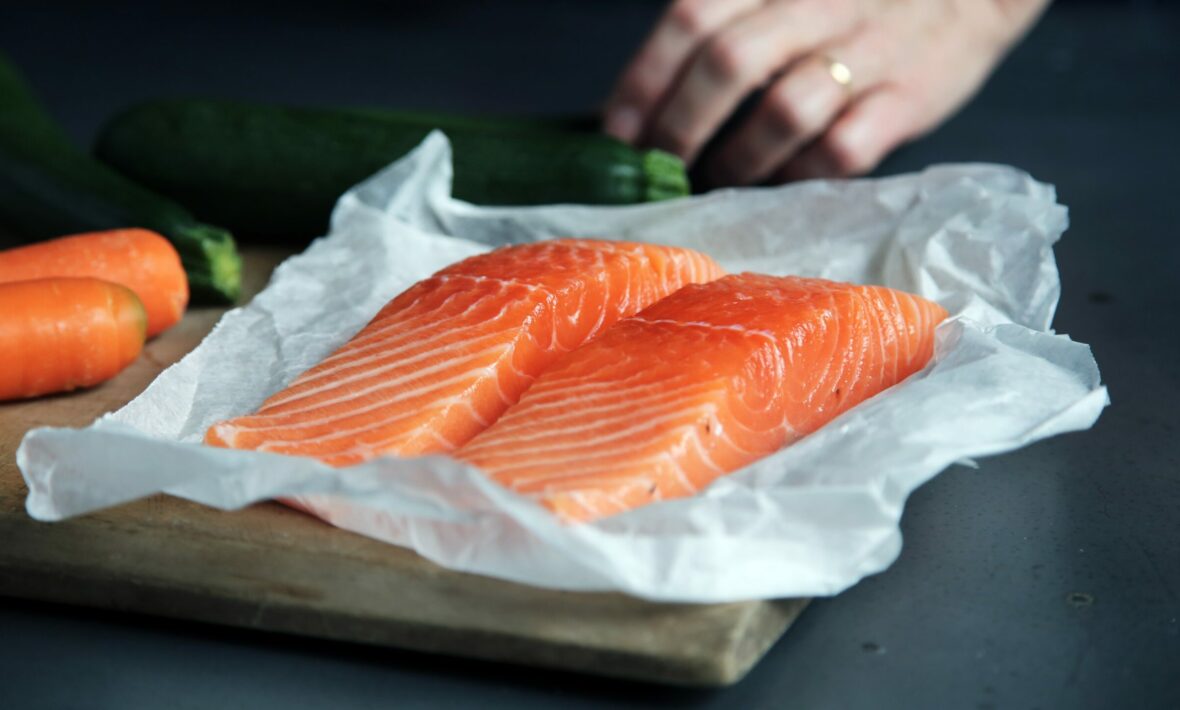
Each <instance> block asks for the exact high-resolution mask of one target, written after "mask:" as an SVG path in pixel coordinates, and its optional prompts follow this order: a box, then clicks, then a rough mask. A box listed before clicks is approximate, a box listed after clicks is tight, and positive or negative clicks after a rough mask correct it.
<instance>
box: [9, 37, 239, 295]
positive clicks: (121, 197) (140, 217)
mask: <svg viewBox="0 0 1180 710" xmlns="http://www.w3.org/2000/svg"><path fill="white" fill-rule="evenodd" d="M125 227H142V228H145V229H150V230H153V231H156V232H159V233H160V234H162V235H164V236H165V237H167V238H168V240H169V241H171V242H172V244H173V245H174V246H175V247H176V250H177V251H178V252H179V254H180V259H181V262H182V263H183V264H184V269H185V271H186V273H187V274H188V280H189V287H190V288H191V290H192V295H193V299H194V300H201V301H205V302H219V303H231V302H233V301H234V300H235V299H236V298H237V296H238V293H239V290H240V286H241V261H240V258H239V257H238V253H237V249H236V247H235V245H234V240H233V238H232V237H231V236H230V234H229V233H228V232H226V231H225V230H222V229H220V228H217V227H212V226H209V225H207V224H202V223H200V222H198V221H197V220H196V219H195V218H194V217H193V216H192V215H191V214H189V212H187V211H186V210H185V209H184V208H183V207H181V206H179V205H177V204H175V203H174V202H172V201H171V200H168V199H165V198H163V197H161V196H159V195H156V194H154V193H152V192H150V191H148V190H146V189H144V188H142V187H140V186H138V185H136V184H135V183H133V182H131V181H130V180H128V179H127V178H125V177H123V176H122V175H120V174H118V173H117V172H115V171H114V170H112V169H110V168H109V167H107V166H105V165H103V164H102V163H100V162H98V161H97V160H95V159H93V158H91V157H90V156H89V155H87V154H86V153H84V152H82V151H80V150H78V149H77V148H76V147H74V145H72V144H71V142H70V140H69V139H68V137H67V136H66V135H65V134H64V133H63V132H62V130H61V129H60V128H59V127H58V126H57V125H56V124H55V123H54V122H53V120H52V119H51V118H50V117H49V116H48V114H46V112H45V111H44V109H42V108H41V106H40V105H39V104H38V103H37V101H36V100H35V99H34V97H33V96H32V94H30V92H29V91H28V89H27V88H26V87H25V85H24V82H23V81H22V80H21V78H20V77H19V75H18V74H17V72H16V70H15V69H14V68H13V67H12V66H11V65H10V64H9V63H8V62H7V61H5V59H4V57H3V56H0V235H4V236H5V240H6V242H5V243H6V244H8V245H13V244H17V243H23V242H30V241H37V240H41V239H45V238H48V237H55V236H58V235H61V234H73V233H79V232H92V231H98V230H106V229H118V228H125Z"/></svg>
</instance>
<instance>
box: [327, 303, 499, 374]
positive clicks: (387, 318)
mask: <svg viewBox="0 0 1180 710" xmlns="http://www.w3.org/2000/svg"><path fill="white" fill-rule="evenodd" d="M414 288H416V286H415V287H414ZM438 293H439V291H438V290H437V289H434V290H430V291H427V292H426V293H424V294H422V295H421V296H420V297H418V298H416V299H415V300H414V302H413V303H412V304H411V305H410V306H407V307H403V308H399V309H397V310H395V311H388V312H387V311H386V308H388V307H389V306H390V305H391V304H393V303H395V302H396V301H397V298H394V299H393V301H390V303H389V304H386V306H385V307H384V308H382V309H381V310H380V311H379V312H378V313H377V315H376V316H374V318H373V320H371V321H370V322H369V323H368V325H366V326H365V327H364V328H363V329H362V330H361V331H360V332H359V333H357V334H356V336H354V337H353V338H352V340H350V341H348V342H347V343H345V344H344V346H343V347H342V348H341V349H340V350H337V351H336V352H335V353H333V354H331V355H329V356H328V357H327V358H325V359H324V360H323V361H322V362H321V363H320V365H325V364H328V363H331V362H334V361H336V360H337V359H339V358H341V357H347V356H348V355H350V354H351V353H355V352H357V351H364V350H366V349H367V348H368V346H369V344H370V343H374V341H376V342H375V343H374V344H375V345H376V346H378V347H379V346H381V345H384V344H385V342H386V337H385V336H386V335H387V334H388V333H389V332H390V331H391V330H396V329H406V328H411V327H412V328H413V330H418V329H419V327H418V324H419V323H425V326H426V327H430V326H432V325H434V324H436V323H437V322H438V321H439V320H440V316H439V314H440V312H445V311H447V310H448V309H450V308H451V306H452V305H453V302H454V301H457V300H460V299H472V298H474V299H475V300H469V301H468V302H467V303H465V304H462V305H463V310H462V311H459V312H458V313H451V314H446V315H444V316H443V319H444V320H446V319H451V318H458V317H461V316H462V315H463V314H465V313H467V312H468V311H470V310H471V308H472V306H473V304H479V303H484V302H485V301H486V300H487V299H489V298H495V297H496V296H497V295H498V294H494V293H477V292H473V291H463V290H459V291H451V292H450V293H447V294H446V296H445V297H444V298H443V299H442V300H441V301H439V302H438V303H429V304H426V306H425V307H424V310H421V311H419V312H417V313H413V312H412V311H413V310H414V309H415V308H416V307H417V305H418V304H420V303H421V302H422V301H423V300H427V298H428V297H430V296H437V295H438ZM398 298H400V296H399V297H398ZM507 302H512V299H507Z"/></svg>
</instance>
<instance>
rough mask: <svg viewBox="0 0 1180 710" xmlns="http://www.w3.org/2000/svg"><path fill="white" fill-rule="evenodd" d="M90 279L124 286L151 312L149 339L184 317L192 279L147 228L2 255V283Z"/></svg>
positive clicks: (95, 234) (66, 239)
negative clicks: (70, 277)
mask: <svg viewBox="0 0 1180 710" xmlns="http://www.w3.org/2000/svg"><path fill="white" fill-rule="evenodd" d="M52 276H90V277H93V278H97V279H102V280H104V281H112V282H114V283H118V284H123V285H124V286H126V287H128V288H130V289H131V290H132V291H134V292H135V295H137V296H139V300H140V301H142V302H143V307H144V309H145V310H146V311H147V319H148V320H147V334H148V337H151V336H153V335H156V334H158V333H161V332H163V331H164V330H165V329H167V328H169V327H171V326H172V325H174V324H175V323H176V322H177V321H178V320H180V317H181V316H182V315H184V307H185V305H187V304H188V279H187V277H185V275H184V269H183V268H182V267H181V265H180V256H179V255H178V254H177V253H176V248H175V247H173V246H172V244H170V243H169V242H168V240H167V239H165V238H164V237H162V236H160V235H159V234H156V233H155V232H149V231H148V230H146V229H114V230H111V231H107V232H91V233H89V234H77V235H74V236H70V237H61V238H60V239H51V240H49V241H47V242H40V243H37V244H30V245H28V246H23V247H18V248H16V249H8V250H6V251H0V283H7V282H10V281H26V280H28V279H43V278H48V277H52Z"/></svg>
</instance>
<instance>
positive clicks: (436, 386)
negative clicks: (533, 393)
mask: <svg viewBox="0 0 1180 710" xmlns="http://www.w3.org/2000/svg"><path fill="white" fill-rule="evenodd" d="M501 350H503V351H508V350H510V348H507V347H505V348H501ZM490 351H491V350H490V349H489V350H485V351H482V352H481V353H477V354H476V355H474V356H472V357H469V358H462V359H458V360H451V361H448V362H447V363H445V364H444V365H443V366H439V367H438V368H434V369H437V370H444V369H454V366H455V365H457V364H459V363H462V362H465V361H467V360H476V359H483V357H484V356H483V353H486V352H490ZM501 357H502V355H501ZM415 374H419V373H415ZM496 374H497V372H496V363H495V362H493V363H492V364H490V365H487V366H483V367H475V368H470V369H466V370H463V371H462V372H460V373H458V374H457V375H454V376H452V377H449V378H447V379H442V380H435V381H432V382H430V383H428V384H425V385H422V386H419V387H416V388H414V389H407V390H398V386H399V385H401V384H404V383H405V382H407V381H409V380H411V379H413V378H412V377H402V378H399V379H397V380H392V381H390V382H388V383H386V384H382V385H380V386H378V387H372V388H369V389H368V390H365V391H363V392H359V393H354V394H353V395H352V396H350V397H346V398H341V399H337V400H333V401H331V402H328V403H324V405H323V406H320V407H315V408H313V409H309V410H299V411H295V412H284V413H282V414H265V415H263V414H258V415H253V416H249V417H239V418H238V419H235V420H232V423H234V424H235V425H238V426H239V427H240V428H241V430H243V431H253V432H259V431H271V430H276V429H289V430H291V431H292V432H296V431H299V430H301V429H307V428H310V427H314V426H323V425H325V424H332V423H335V422H339V421H342V420H344V419H351V418H353V417H356V416H359V415H361V414H366V413H368V412H371V411H374V410H379V409H385V408H388V407H392V406H393V405H395V404H398V403H400V402H404V401H405V400H407V399H413V398H415V397H419V396H423V395H424V394H425V393H431V392H435V391H437V390H440V389H444V388H446V387H447V386H448V385H453V384H456V383H461V382H479V381H481V380H483V379H485V378H487V377H489V376H490V377H495V376H496ZM498 388H499V385H498V384H497V389H498ZM388 390H394V391H395V392H396V396H394V397H389V398H385V399H380V400H378V401H376V402H373V403H371V404H369V405H367V406H361V407H355V408H349V409H346V410H345V411H344V412H343V413H342V414H341V415H340V416H328V417H326V418H322V419H304V420H302V421H294V422H288V421H286V420H288V419H290V418H292V417H297V416H298V415H301V414H306V413H307V412H311V411H319V410H321V409H324V408H326V407H327V406H329V405H330V404H340V403H342V402H352V401H355V400H356V399H359V398H360V397H363V396H367V395H370V394H376V393H382V392H386V391H388ZM501 394H502V392H501ZM416 413H417V412H408V414H410V415H413V414H416ZM253 419H261V420H268V423H267V424H264V425H259V426H254V425H249V426H244V425H240V424H238V423H239V422H249V421H250V420H253Z"/></svg>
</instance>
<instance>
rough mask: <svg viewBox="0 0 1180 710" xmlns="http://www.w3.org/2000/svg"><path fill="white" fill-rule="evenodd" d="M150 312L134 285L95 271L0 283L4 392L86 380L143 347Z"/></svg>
mask: <svg viewBox="0 0 1180 710" xmlns="http://www.w3.org/2000/svg"><path fill="white" fill-rule="evenodd" d="M146 327H147V314H146V313H145V312H144V308H143V304H142V303H140V301H139V298H138V297H136V295H135V293H134V292H133V291H132V290H131V289H129V288H127V287H126V286H122V285H119V284H114V283H110V282H108V281H100V280H99V279H91V278H51V279H35V280H32V281H14V282H12V283H6V284H0V363H3V367H0V400H7V399H19V398H24V397H36V396H38V395H42V394H48V393H50V392H65V391H67V390H72V389H74V388H76V387H89V386H91V385H96V384H98V383H99V382H102V381H104V380H108V379H110V378H111V377H114V376H115V375H116V374H117V373H118V372H119V371H121V370H122V369H123V368H125V367H127V365H129V364H131V362H132V361H133V360H135V358H137V357H138V356H139V352H140V350H142V349H143V341H144V332H145V330H146Z"/></svg>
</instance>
